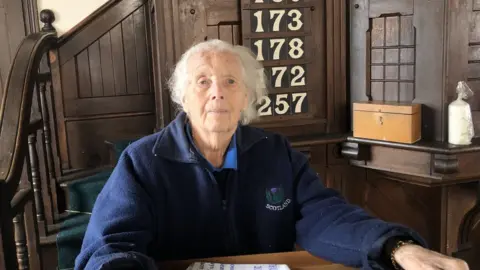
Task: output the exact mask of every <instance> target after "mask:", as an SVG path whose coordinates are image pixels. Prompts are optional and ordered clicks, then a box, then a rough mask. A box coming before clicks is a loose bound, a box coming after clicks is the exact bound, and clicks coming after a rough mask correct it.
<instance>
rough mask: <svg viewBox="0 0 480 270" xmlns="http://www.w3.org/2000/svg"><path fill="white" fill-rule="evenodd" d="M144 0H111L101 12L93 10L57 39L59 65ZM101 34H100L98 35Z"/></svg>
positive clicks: (139, 5) (138, 6) (131, 11)
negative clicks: (67, 32)
mask: <svg viewBox="0 0 480 270" xmlns="http://www.w3.org/2000/svg"><path fill="white" fill-rule="evenodd" d="M145 1H146V0H130V1H120V0H112V1H110V2H108V3H107V4H105V5H107V7H108V8H107V7H104V8H101V11H102V12H99V11H98V12H95V13H94V15H93V14H92V16H89V17H88V18H87V19H86V20H84V21H82V23H80V25H79V26H78V27H75V28H74V29H73V30H72V31H73V32H71V33H69V34H68V35H67V36H64V37H62V38H61V39H60V40H59V43H58V47H59V55H60V65H63V64H65V63H66V62H68V61H69V60H70V59H72V58H73V57H74V56H75V55H77V54H78V53H79V52H81V51H82V50H84V49H85V48H86V47H88V46H89V45H90V44H91V43H93V42H94V41H96V40H97V39H98V38H99V33H106V32H108V31H109V30H110V29H112V28H113V27H114V26H115V25H117V24H118V23H119V22H121V21H122V20H123V19H125V17H127V16H128V15H129V14H131V13H133V12H134V11H135V10H137V9H139V8H140V7H141V6H142V5H143V4H144V3H145ZM100 36H101V35H100Z"/></svg>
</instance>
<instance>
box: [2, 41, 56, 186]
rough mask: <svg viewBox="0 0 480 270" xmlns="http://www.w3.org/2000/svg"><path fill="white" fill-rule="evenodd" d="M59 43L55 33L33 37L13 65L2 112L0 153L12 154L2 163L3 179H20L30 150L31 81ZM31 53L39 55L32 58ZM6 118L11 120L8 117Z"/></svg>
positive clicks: (26, 42)
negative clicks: (52, 47) (28, 129)
mask: <svg viewBox="0 0 480 270" xmlns="http://www.w3.org/2000/svg"><path fill="white" fill-rule="evenodd" d="M56 41H57V37H56V35H55V34H54V33H37V34H32V35H30V36H28V37H27V38H26V39H25V40H24V41H23V42H22V45H21V46H20V48H19V50H18V53H17V55H16V56H15V59H14V61H13V65H12V68H11V72H10V74H9V77H8V80H7V85H6V87H5V92H4V97H5V98H4V99H3V100H2V105H1V108H0V121H1V122H0V125H1V127H0V129H1V132H0V144H1V145H0V149H2V150H3V151H4V152H3V151H2V152H3V153H11V154H10V155H5V156H4V158H3V159H0V168H1V170H0V178H1V179H6V180H7V181H8V180H10V179H20V174H21V169H22V165H23V162H24V160H23V155H22V153H25V150H26V146H27V141H26V139H27V137H26V136H25V135H24V132H26V130H25V129H26V126H24V125H28V123H29V120H30V107H31V102H32V94H33V93H32V89H33V87H34V83H35V82H34V80H33V79H32V78H35V74H36V70H33V67H38V65H39V63H40V60H41V58H42V56H43V55H44V53H45V52H46V50H48V48H50V47H51V46H52V45H53V44H55V43H56ZM42 50H43V52H42ZM32 52H36V53H35V54H33V55H31V53H32ZM7 115H8V118H7V117H5V116H7ZM22 140H24V141H22ZM22 147H23V148H25V149H22ZM22 150H23V151H22Z"/></svg>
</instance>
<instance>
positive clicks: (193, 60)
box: [184, 52, 248, 132]
mask: <svg viewBox="0 0 480 270" xmlns="http://www.w3.org/2000/svg"><path fill="white" fill-rule="evenodd" d="M188 74H189V84H188V87H187V90H186V93H185V99H184V110H185V111H186V112H187V114H188V116H189V119H190V121H191V122H192V124H193V125H194V126H195V127H197V128H201V129H203V130H204V131H207V132H229V131H232V130H235V129H236V128H237V125H238V121H239V120H240V115H241V112H242V110H244V109H245V108H246V107H247V104H248V96H247V89H246V86H245V84H244V83H243V80H242V67H241V65H240V62H239V59H238V58H237V57H236V56H235V55H233V54H231V53H228V52H203V53H198V54H196V55H193V56H191V57H190V59H189V60H188Z"/></svg>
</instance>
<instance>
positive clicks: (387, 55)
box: [350, 0, 455, 141]
mask: <svg viewBox="0 0 480 270" xmlns="http://www.w3.org/2000/svg"><path fill="white" fill-rule="evenodd" d="M445 2H446V1H412V0H401V1H393V0H388V1H379V0H354V1H352V5H351V22H352V23H351V25H352V31H350V33H351V34H350V38H351V39H350V41H351V54H350V56H351V58H350V63H351V73H350V74H351V76H350V91H351V95H350V97H351V101H352V102H355V101H365V100H380V101H413V102H417V103H422V104H424V106H423V107H424V108H422V125H423V126H422V138H424V139H427V140H439V141H443V140H445V139H446V137H445V136H446V133H445V131H446V123H445V121H444V119H445V113H446V112H445V105H444V103H443V97H444V95H443V91H444V89H445V87H444V80H443V76H444V73H445V72H444V57H443V56H444V46H443V43H444V39H445V35H444V33H445V30H444V25H445V22H446V18H445ZM454 2H455V1H454ZM365 67H367V69H366V70H364V69H365Z"/></svg>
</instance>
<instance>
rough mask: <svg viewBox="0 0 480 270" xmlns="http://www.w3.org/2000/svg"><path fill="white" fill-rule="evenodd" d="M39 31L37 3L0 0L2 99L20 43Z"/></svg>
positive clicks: (23, 0)
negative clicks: (27, 36)
mask: <svg viewBox="0 0 480 270" xmlns="http://www.w3.org/2000/svg"><path fill="white" fill-rule="evenodd" d="M38 30H39V27H38V13H37V3H36V1H33V0H0V52H1V53H0V97H2V96H3V89H4V87H5V84H6V80H7V76H8V72H9V70H10V64H11V63H12V61H13V57H14V56H15V53H16V52H17V49H18V46H19V45H20V42H21V41H22V39H23V38H24V37H25V36H26V35H28V34H30V33H34V32H37V31H38Z"/></svg>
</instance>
